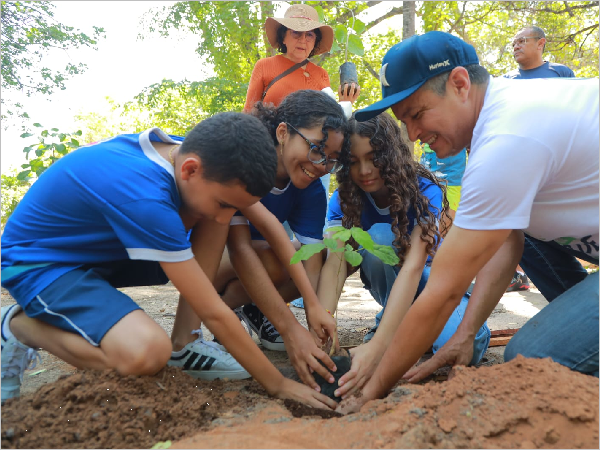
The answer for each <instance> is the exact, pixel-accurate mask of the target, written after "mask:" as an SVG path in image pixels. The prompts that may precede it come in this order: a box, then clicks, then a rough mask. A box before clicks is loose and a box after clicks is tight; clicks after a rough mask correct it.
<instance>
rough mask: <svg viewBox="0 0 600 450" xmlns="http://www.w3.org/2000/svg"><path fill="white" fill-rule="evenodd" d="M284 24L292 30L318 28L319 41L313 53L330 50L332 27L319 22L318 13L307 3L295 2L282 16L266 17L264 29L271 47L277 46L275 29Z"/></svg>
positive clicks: (317, 53) (318, 53)
mask: <svg viewBox="0 0 600 450" xmlns="http://www.w3.org/2000/svg"><path fill="white" fill-rule="evenodd" d="M281 25H283V26H285V27H287V28H289V29H290V30H294V31H310V30H314V29H315V28H318V29H319V30H321V36H322V37H321V43H320V44H319V49H318V50H317V51H316V52H315V55H320V54H321V53H326V52H328V51H329V50H331V46H332V45H333V28H331V27H330V26H329V25H325V24H324V23H321V22H319V14H318V13H317V11H316V10H315V9H314V8H313V7H312V6H309V5H302V4H296V5H292V6H290V7H289V8H288V9H287V11H286V12H285V14H284V15H283V17H268V18H267V20H266V22H265V31H266V33H267V38H268V39H269V44H271V46H273V48H278V47H279V45H278V44H277V29H278V28H279V27H280V26H281Z"/></svg>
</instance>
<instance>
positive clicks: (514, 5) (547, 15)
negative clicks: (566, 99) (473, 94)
mask: <svg viewBox="0 0 600 450" xmlns="http://www.w3.org/2000/svg"><path fill="white" fill-rule="evenodd" d="M417 15H418V16H419V17H420V18H421V19H422V21H423V28H424V31H431V30H440V31H446V32H451V33H453V34H456V35H458V36H460V37H461V38H463V39H464V40H466V41H467V42H469V43H471V44H473V46H474V47H475V49H476V50H477V54H478V55H479V57H480V60H481V63H482V65H484V66H485V67H486V68H487V69H488V70H489V71H490V73H491V74H492V75H495V76H498V75H501V74H503V73H506V72H508V71H509V70H511V69H514V68H515V67H517V64H516V62H515V61H514V59H513V56H512V47H511V46H510V43H511V41H512V37H513V36H514V35H515V34H516V33H517V32H518V31H519V30H520V29H521V28H523V27H524V26H527V25H536V26H539V27H540V28H542V29H543V30H544V31H545V33H546V41H547V42H546V49H545V53H544V59H546V60H549V61H552V62H558V63H561V64H565V65H566V66H568V67H570V68H571V69H573V71H574V72H575V74H576V75H577V76H580V77H588V76H598V2H597V1H587V2H422V3H420V7H419V8H418V10H417Z"/></svg>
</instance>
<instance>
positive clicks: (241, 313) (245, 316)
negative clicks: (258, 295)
mask: <svg viewBox="0 0 600 450" xmlns="http://www.w3.org/2000/svg"><path fill="white" fill-rule="evenodd" d="M236 313H237V315H238V317H240V318H241V319H242V320H243V321H244V322H246V325H248V327H249V328H250V330H249V332H250V336H252V332H253V331H254V332H255V333H256V335H257V336H260V327H261V326H262V323H263V318H264V317H265V315H264V314H263V313H262V312H260V309H258V307H257V306H256V305H255V304H250V305H244V306H242V307H241V308H238V309H236Z"/></svg>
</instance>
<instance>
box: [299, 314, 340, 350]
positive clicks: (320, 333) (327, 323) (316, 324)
mask: <svg viewBox="0 0 600 450" xmlns="http://www.w3.org/2000/svg"><path fill="white" fill-rule="evenodd" d="M305 306H306V305H305ZM304 311H305V312H306V321H307V322H308V327H309V329H310V330H311V331H312V332H314V333H315V334H316V335H317V337H318V338H319V339H320V340H321V345H325V344H326V343H327V340H328V339H329V338H331V339H332V341H333V342H337V324H336V322H335V319H334V318H333V316H332V315H331V314H329V312H327V310H326V309H325V308H323V306H321V305H315V306H313V307H311V308H305V310H304Z"/></svg>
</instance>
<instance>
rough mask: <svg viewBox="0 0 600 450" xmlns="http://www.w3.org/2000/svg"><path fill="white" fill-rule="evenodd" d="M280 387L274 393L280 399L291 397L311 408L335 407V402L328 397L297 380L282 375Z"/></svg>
mask: <svg viewBox="0 0 600 450" xmlns="http://www.w3.org/2000/svg"><path fill="white" fill-rule="evenodd" d="M282 378H283V380H282V383H281V387H280V388H279V389H278V390H277V392H276V393H275V397H277V398H281V399H292V400H296V401H298V402H301V403H304V404H305V405H308V406H312V407H313V408H322V409H335V407H336V406H337V402H336V401H335V400H332V399H330V398H329V397H327V396H326V395H323V394H321V393H319V392H317V391H315V390H314V389H311V388H309V387H308V386H305V385H303V384H300V383H298V382H297V381H294V380H290V379H289V378H285V377H282Z"/></svg>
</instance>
